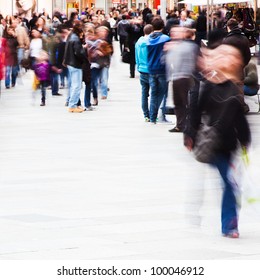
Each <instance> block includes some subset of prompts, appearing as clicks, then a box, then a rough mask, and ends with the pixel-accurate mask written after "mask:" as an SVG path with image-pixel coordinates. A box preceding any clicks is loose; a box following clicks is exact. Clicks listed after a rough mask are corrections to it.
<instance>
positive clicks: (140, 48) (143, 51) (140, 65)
mask: <svg viewBox="0 0 260 280" xmlns="http://www.w3.org/2000/svg"><path fill="white" fill-rule="evenodd" d="M152 32H153V26H152V25H151V24H146V26H145V27H144V36H142V37H140V38H139V39H138V41H137V42H136V44H135V60H136V65H137V70H138V72H139V73H140V84H141V87H142V110H143V114H144V119H145V121H146V122H149V121H150V116H149V106H148V98H149V89H150V84H149V71H148V65H147V46H146V44H147V39H148V35H150V34H151V33H152Z"/></svg>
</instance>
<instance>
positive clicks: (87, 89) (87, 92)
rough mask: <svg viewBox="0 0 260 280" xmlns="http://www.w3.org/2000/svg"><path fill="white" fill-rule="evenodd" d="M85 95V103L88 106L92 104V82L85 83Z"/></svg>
mask: <svg viewBox="0 0 260 280" xmlns="http://www.w3.org/2000/svg"><path fill="white" fill-rule="evenodd" d="M85 86H86V87H85V95H84V105H85V107H86V108H88V107H90V106H91V103H90V93H91V83H85Z"/></svg>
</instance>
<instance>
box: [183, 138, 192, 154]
mask: <svg viewBox="0 0 260 280" xmlns="http://www.w3.org/2000/svg"><path fill="white" fill-rule="evenodd" d="M184 146H185V147H186V148H187V149H188V151H190V152H191V151H192V148H193V140H192V138H191V137H190V136H188V135H184Z"/></svg>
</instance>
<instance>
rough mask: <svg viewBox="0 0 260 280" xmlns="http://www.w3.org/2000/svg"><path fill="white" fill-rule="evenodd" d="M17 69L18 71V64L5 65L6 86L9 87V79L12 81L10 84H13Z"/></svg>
mask: <svg viewBox="0 0 260 280" xmlns="http://www.w3.org/2000/svg"><path fill="white" fill-rule="evenodd" d="M18 71H19V67H18V65H14V66H6V68H5V86H6V87H10V83H11V81H12V86H15V83H16V78H17V75H18Z"/></svg>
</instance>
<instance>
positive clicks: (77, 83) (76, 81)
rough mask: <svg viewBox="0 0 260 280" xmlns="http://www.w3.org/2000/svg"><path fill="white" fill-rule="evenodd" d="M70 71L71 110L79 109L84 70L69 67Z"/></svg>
mask: <svg viewBox="0 0 260 280" xmlns="http://www.w3.org/2000/svg"><path fill="white" fill-rule="evenodd" d="M68 71H69V77H70V78H69V80H70V85H69V108H75V107H77V104H78V101H79V98H80V91H81V84H82V69H79V68H75V67H72V66H70V65H68Z"/></svg>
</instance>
